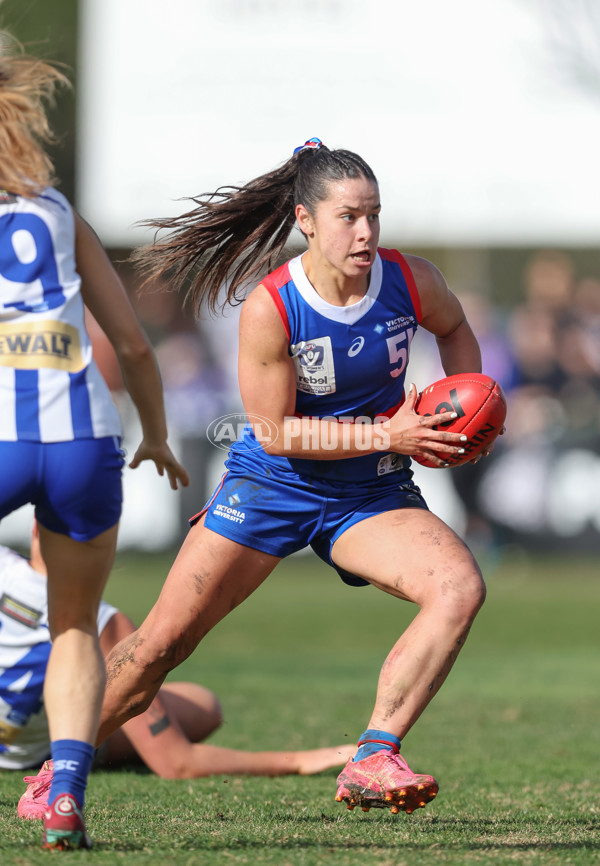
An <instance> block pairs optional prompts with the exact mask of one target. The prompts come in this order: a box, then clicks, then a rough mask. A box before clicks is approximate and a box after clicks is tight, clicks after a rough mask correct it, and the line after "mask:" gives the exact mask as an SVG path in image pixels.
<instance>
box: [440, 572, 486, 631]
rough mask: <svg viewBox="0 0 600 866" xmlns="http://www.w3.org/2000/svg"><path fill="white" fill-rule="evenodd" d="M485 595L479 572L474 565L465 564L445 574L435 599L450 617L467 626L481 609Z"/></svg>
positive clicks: (484, 587)
mask: <svg viewBox="0 0 600 866" xmlns="http://www.w3.org/2000/svg"><path fill="white" fill-rule="evenodd" d="M485 596H486V586H485V583H484V580H483V577H482V575H481V572H480V571H479V569H478V568H477V567H476V566H474V567H470V566H465V567H463V568H461V569H454V570H452V571H450V572H449V573H448V574H447V575H446V576H445V578H444V580H442V581H441V583H440V585H439V589H438V593H437V598H436V601H437V604H438V605H439V606H440V607H442V608H444V609H445V611H446V613H447V615H448V617H449V618H450V619H453V620H456V621H457V622H458V623H459V624H461V625H462V624H464V625H466V626H468V625H470V624H471V623H472V622H473V619H474V618H475V616H476V615H477V613H478V611H479V610H480V609H481V606H482V605H483V603H484V601H485Z"/></svg>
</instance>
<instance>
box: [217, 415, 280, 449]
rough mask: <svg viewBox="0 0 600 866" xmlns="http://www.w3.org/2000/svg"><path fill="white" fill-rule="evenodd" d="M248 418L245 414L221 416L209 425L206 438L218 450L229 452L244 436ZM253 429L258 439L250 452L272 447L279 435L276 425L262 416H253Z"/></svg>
mask: <svg viewBox="0 0 600 866" xmlns="http://www.w3.org/2000/svg"><path fill="white" fill-rule="evenodd" d="M249 423H250V422H249V419H248V416H247V415H245V414H244V413H243V412H232V413H231V414H230V415H221V417H220V418H215V420H214V421H211V423H210V424H209V425H208V427H207V430H206V438H207V439H208V441H209V442H212V444H213V445H215V446H216V447H217V448H221V449H222V450H223V451H229V449H230V448H231V446H232V445H233V443H234V442H236V441H237V440H238V439H239V438H240V437H241V436H242V434H243V432H244V428H245V427H246V426H247V425H248V424H249ZM252 428H253V430H254V436H255V438H256V444H255V445H253V446H250V449H249V450H251V451H252V450H253V451H258V450H259V449H260V448H262V447H264V446H268V445H272V444H273V443H274V442H275V440H276V439H277V437H278V435H279V431H278V430H277V427H276V425H275V424H274V423H273V422H272V421H269V419H268V418H265V417H264V416H262V415H253V416H252Z"/></svg>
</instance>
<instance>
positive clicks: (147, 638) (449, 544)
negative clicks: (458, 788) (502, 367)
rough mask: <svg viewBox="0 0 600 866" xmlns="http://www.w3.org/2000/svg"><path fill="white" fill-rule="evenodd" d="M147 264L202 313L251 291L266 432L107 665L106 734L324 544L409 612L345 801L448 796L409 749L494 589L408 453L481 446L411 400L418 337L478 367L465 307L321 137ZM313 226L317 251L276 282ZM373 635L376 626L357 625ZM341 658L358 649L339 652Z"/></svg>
mask: <svg viewBox="0 0 600 866" xmlns="http://www.w3.org/2000/svg"><path fill="white" fill-rule="evenodd" d="M194 202H195V207H194V209H193V210H191V211H190V212H189V213H187V214H185V215H183V216H181V217H179V218H175V219H165V220H158V221H156V222H153V223H152V224H153V225H155V226H156V227H158V228H159V229H167V230H169V234H168V235H167V236H166V237H165V238H164V239H160V238H159V239H157V241H156V243H155V244H154V245H153V246H151V247H150V248H146V249H143V250H140V251H139V252H138V254H137V256H136V257H137V260H138V263H139V264H140V265H141V266H142V267H143V268H145V272H146V276H147V278H148V279H153V278H156V277H158V276H164V275H165V274H166V275H169V276H170V277H171V279H172V284H173V285H174V286H179V285H180V284H181V283H182V282H186V283H187V285H188V288H189V296H190V298H191V302H192V304H193V306H194V307H195V309H198V308H200V306H201V305H202V304H203V303H204V302H206V303H208V304H209V305H212V306H213V307H214V306H215V305H217V304H218V298H219V291H220V290H221V287H222V285H223V284H224V283H226V284H227V285H228V295H227V300H228V301H229V302H230V303H235V302H236V301H238V300H240V299H241V297H242V293H243V286H244V285H245V284H247V283H248V281H249V280H251V279H253V278H254V279H255V280H256V281H257V282H258V285H257V286H256V288H254V289H253V290H252V291H251V292H250V294H249V295H248V297H247V298H246V300H245V301H244V304H243V307H242V314H241V320H240V346H239V382H240V389H241V396H242V399H243V402H244V406H245V411H246V413H247V416H248V419H249V424H248V425H247V427H246V429H245V431H244V433H243V435H242V436H241V437H240V439H239V440H238V441H237V442H236V443H235V444H234V445H233V447H232V448H231V451H230V454H229V458H228V461H227V471H226V473H225V475H224V477H223V479H222V482H221V484H220V485H219V487H218V489H217V490H216V491H215V493H214V495H213V496H212V498H211V499H210V501H209V502H208V504H207V505H206V506H205V507H204V508H203V509H202V511H201V512H200V513H199V514H198V515H196V517H195V518H193V519H192V521H191V523H192V528H191V530H190V532H189V534H188V536H187V538H186V540H185V542H184V544H183V545H182V548H181V550H180V552H179V555H178V557H177V559H176V561H175V563H174V565H173V567H172V569H171V571H170V573H169V575H168V577H167V580H166V582H165V585H164V587H163V590H162V592H161V594H160V596H159V598H158V600H157V602H156V604H155V606H154V607H153V608H152V610H151V611H150V613H149V614H148V616H147V618H146V620H145V622H144V623H143V624H142V625H141V626H140V628H139V629H138V630H137V631H136V633H135V634H133V635H131V636H130V637H128V638H126V639H125V640H124V641H122V642H121V643H120V644H119V645H118V646H117V647H116V648H115V649H114V650H113V652H112V653H111V655H110V656H109V659H108V662H107V668H108V687H107V693H106V698H105V704H104V707H103V712H102V720H103V721H102V724H101V729H100V738H103V737H104V736H106V735H107V734H108V733H109V732H110V731H111V730H113V729H114V728H115V727H116V725H119V724H121V723H122V722H123V721H125V720H126V719H127V718H128V717H130V716H131V715H133V714H135V713H138V712H140V711H141V710H143V709H144V708H145V707H147V706H148V704H149V703H150V701H151V700H152V697H153V696H154V694H155V693H156V690H157V689H158V687H159V684H160V683H161V682H162V681H163V679H164V677H165V676H166V674H167V673H168V671H170V670H171V669H172V668H174V667H175V666H176V665H178V664H179V663H180V662H181V661H182V660H183V659H185V658H186V657H187V656H188V655H189V653H191V652H192V650H193V649H194V648H195V647H196V646H197V644H198V642H199V641H200V640H201V639H202V638H203V637H204V635H205V634H206V633H207V632H208V631H209V630H210V629H211V628H212V627H213V626H214V625H215V624H216V623H217V622H219V620H220V619H221V618H222V617H224V616H226V615H227V613H228V612H229V611H231V610H232V609H233V608H234V607H236V605H238V604H240V603H241V602H242V601H243V600H244V599H245V598H247V597H248V596H249V595H250V593H252V592H253V591H254V590H255V589H256V588H257V587H258V586H259V585H260V584H261V583H262V582H263V581H264V580H265V578H266V577H267V576H268V575H269V574H270V572H271V571H272V570H273V568H274V567H275V566H276V565H277V563H278V562H279V561H280V559H281V558H282V557H284V556H287V555H288V554H290V553H293V552H294V551H297V550H300V549H301V548H304V547H305V546H306V545H312V547H313V548H314V550H315V551H316V552H317V554H318V555H319V556H320V557H322V558H323V559H324V560H325V561H326V562H327V563H330V564H331V565H333V567H334V568H336V569H337V570H338V572H339V573H340V575H341V577H342V579H343V580H345V581H346V582H348V583H351V584H355V585H361V584H365V583H367V584H371V585H373V586H376V587H378V588H379V589H382V590H384V591H385V592H387V593H389V594H390V595H393V596H396V597H397V598H400V599H404V600H407V601H412V602H414V603H415V604H417V605H418V607H419V612H418V613H417V615H416V616H415V618H414V619H413V621H412V623H411V624H410V626H409V627H408V628H407V629H406V631H405V632H404V634H402V635H401V636H400V638H399V639H398V641H397V643H396V644H395V646H393V648H392V649H391V651H390V653H389V655H388V656H387V659H386V660H385V662H384V664H383V667H382V670H381V674H380V677H379V685H378V689H377V696H376V701H375V707H374V710H373V713H372V715H371V718H370V720H369V722H368V725H367V728H366V730H365V731H364V733H363V734H362V735H361V736H360V737H359V740H358V750H357V752H356V754H355V756H354V758H353V759H351V760H350V761H349V762H348V764H347V766H346V767H345V769H344V770H343V771H342V773H341V775H340V777H339V779H338V790H337V795H336V799H337V800H338V801H345V802H346V803H347V804H348V805H349V806H350V807H353V806H354V805H355V804H360V805H361V806H362V807H363V808H365V809H368V808H369V807H371V806H376V807H384V806H389V807H391V809H392V811H394V812H398V810H399V809H403V810H406V811H407V812H411V811H413V810H414V808H415V807H417V806H424V805H425V804H426V803H427V802H428V801H429V800H430V799H432V798H433V797H434V796H435V794H436V793H437V790H438V785H437V782H436V781H435V779H434V778H433V777H432V776H430V775H417V774H415V773H413V772H412V771H411V770H410V769H409V767H408V765H407V764H406V761H405V760H404V758H403V757H402V756H401V755H400V754H399V750H400V743H401V739H402V738H403V737H404V736H405V735H406V734H407V733H408V731H409V730H410V729H411V727H412V725H413V724H414V723H415V721H416V720H417V719H418V718H419V716H420V715H421V713H422V712H423V710H424V709H425V707H426V706H427V704H428V703H429V701H430V700H431V699H432V697H433V696H434V695H435V693H436V692H437V691H438V689H439V688H440V686H441V685H442V683H443V682H444V680H445V678H446V676H447V675H448V672H449V671H450V669H451V667H452V665H453V664H454V661H455V660H456V657H457V655H458V653H459V652H460V649H461V648H462V646H463V644H464V642H465V639H466V637H467V634H468V632H469V629H470V627H471V624H472V622H473V619H474V617H475V615H476V613H477V611H478V610H479V608H480V607H481V604H482V603H483V600H484V596H485V589H484V583H483V580H482V577H481V573H480V571H479V568H478V566H477V564H476V563H475V561H474V559H473V557H472V555H471V553H470V552H469V550H468V549H467V547H466V546H465V545H464V544H463V542H462V541H461V540H460V539H459V538H458V537H457V536H456V535H455V534H454V532H452V531H451V530H450V529H449V527H448V526H446V525H445V524H444V523H443V522H442V521H440V520H439V519H438V518H437V517H436V516H435V515H434V514H432V513H431V512H430V511H429V510H428V509H427V506H426V504H425V501H424V500H423V497H422V496H421V493H420V491H419V489H418V488H417V487H416V486H415V485H414V484H413V482H412V480H411V479H412V473H411V469H410V455H426V456H428V457H429V458H430V459H432V460H433V461H434V463H435V465H436V466H443V465H444V463H445V461H444V459H443V457H436V453H437V454H442V455H444V454H447V455H451V454H453V453H455V452H456V451H460V449H461V447H462V445H461V443H462V442H463V441H464V438H465V437H461V435H460V434H455V433H451V432H448V431H444V430H443V429H436V427H437V425H440V424H441V423H442V422H444V421H448V420H450V419H451V418H452V417H455V415H451V414H450V413H443V414H437V415H433V416H431V417H428V418H427V417H419V416H418V415H417V414H416V413H415V411H414V406H415V400H416V396H417V392H416V388H415V386H414V385H411V386H410V388H409V389H408V394H405V388H404V381H405V375H406V367H407V362H408V357H409V350H410V344H411V340H412V338H413V336H414V333H415V330H416V329H417V326H421V327H423V328H426V329H427V330H428V331H430V332H431V333H433V334H434V335H435V337H436V339H437V345H438V347H439V352H440V357H441V362H442V364H443V367H444V370H445V371H446V374H447V375H450V374H454V373H461V372H478V371H480V366H481V361H480V352H479V347H478V344H477V340H476V339H475V337H474V335H473V332H472V330H471V328H470V327H469V325H468V323H467V321H466V319H465V315H464V313H463V310H462V308H461V305H460V303H459V301H458V300H457V298H456V297H455V295H454V294H453V293H452V292H451V291H450V290H449V288H448V286H447V285H446V282H445V280H444V278H443V277H442V275H441V274H440V272H439V271H438V270H437V269H436V268H435V267H434V266H433V265H432V264H431V263H430V262H428V261H425V260H423V259H421V258H418V257H415V256H409V255H406V256H404V255H401V254H400V253H399V252H396V251H395V250H387V249H380V248H379V246H378V240H379V214H380V210H381V202H380V195H379V187H378V184H377V180H376V178H375V175H374V174H373V171H372V170H371V168H370V167H369V166H368V165H367V163H366V162H365V161H364V160H363V159H362V158H361V157H360V156H358V155H357V154H355V153H352V152H350V151H347V150H329V149H328V148H327V147H325V146H324V145H323V144H322V143H321V142H320V141H319V140H318V139H311V140H310V141H308V142H306V144H304V145H302V146H301V147H299V148H297V149H296V150H295V151H294V154H293V155H292V156H291V158H289V159H288V160H287V161H286V162H285V163H284V164H283V165H282V166H280V167H279V168H276V169H275V170H273V171H271V172H269V173H267V174H264V175H262V176H260V177H258V178H256V179H255V180H253V181H251V182H250V183H248V184H246V185H245V186H242V187H224V188H221V189H219V190H218V191H217V192H216V193H214V194H213V195H210V196H202V197H200V198H197V199H194ZM295 223H296V224H297V225H298V227H299V229H300V231H301V233H302V234H303V236H304V239H305V241H306V245H307V249H306V251H305V252H303V253H302V254H300V255H297V256H296V257H295V258H292V259H291V260H290V261H288V262H286V263H285V264H284V265H282V266H280V267H279V268H278V269H277V270H275V271H274V272H272V273H267V271H268V270H269V268H270V267H271V266H272V262H274V261H275V259H276V258H277V256H278V255H279V253H280V252H281V251H282V250H283V247H284V245H285V244H286V242H287V240H288V237H289V235H290V232H291V230H292V227H293V226H294V224H295ZM347 640H348V643H352V644H353V645H355V644H357V643H358V644H360V640H361V636H360V634H355V633H354V634H350V633H349V634H348V636H347ZM340 649H342V651H343V648H340Z"/></svg>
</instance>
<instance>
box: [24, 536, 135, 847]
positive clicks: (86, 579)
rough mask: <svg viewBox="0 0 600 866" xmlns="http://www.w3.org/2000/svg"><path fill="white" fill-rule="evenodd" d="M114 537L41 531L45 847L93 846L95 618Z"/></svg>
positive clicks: (98, 685)
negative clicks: (89, 788) (87, 819)
mask: <svg viewBox="0 0 600 866" xmlns="http://www.w3.org/2000/svg"><path fill="white" fill-rule="evenodd" d="M117 532H118V526H117V525H115V526H113V527H112V528H111V529H109V530H107V531H106V532H103V533H101V534H100V535H98V536H96V538H94V539H92V540H90V541H85V542H83V541H82V542H79V541H74V540H73V539H71V538H69V537H68V536H66V535H61V534H58V533H54V532H51V531H49V530H48V529H46V528H45V527H43V526H41V525H39V539H40V548H41V553H42V557H43V560H44V561H45V563H46V568H47V572H48V622H49V626H50V635H51V637H52V650H51V652H50V658H49V661H48V667H47V671H46V678H45V682H44V703H45V705H46V711H47V714H48V727H49V731H50V741H51V744H52V757H53V763H54V773H53V777H52V781H51V782H50V792H49V796H48V806H47V808H46V810H45V812H44V815H43V820H44V837H43V839H44V841H43V847H44V848H50V849H60V850H64V849H68V848H91V845H92V843H91V840H90V838H89V836H88V835H87V833H86V830H85V824H84V818H83V812H82V809H83V802H84V795H85V786H86V783H87V775H88V772H89V768H90V766H91V762H92V759H93V756H94V749H93V744H94V742H95V738H96V732H97V728H98V721H99V717H100V707H101V706H102V697H103V693H104V682H105V671H104V659H103V657H102V654H101V652H100V645H99V640H98V627H97V622H96V618H97V614H98V605H99V603H100V598H101V596H102V591H103V589H104V586H105V584H106V580H107V578H108V575H109V572H110V569H111V567H112V563H113V559H114V553H115V549H116V542H117Z"/></svg>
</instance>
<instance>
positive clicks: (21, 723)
mask: <svg viewBox="0 0 600 866" xmlns="http://www.w3.org/2000/svg"><path fill="white" fill-rule="evenodd" d="M47 614H48V611H47V595H46V577H45V566H44V562H43V559H42V557H41V555H40V550H39V544H38V540H37V532H36V531H35V530H34V533H33V539H32V545H31V559H30V560H27V559H25V558H24V557H22V556H20V555H19V554H17V553H15V552H14V551H12V550H10V549H9V548H7V547H2V546H0V769H15V770H23V769H25V768H29V767H39V766H40V764H43V765H42V769H41V770H40V772H39V774H38V775H37V776H34V777H26V779H27V780H28V782H29V785H28V788H27V791H26V792H25V794H24V795H23V797H22V798H21V801H20V803H19V815H20V816H21V817H22V818H41V817H42V815H43V813H44V810H45V808H46V804H47V799H48V792H49V788H50V783H51V781H52V765H51V762H50V761H48V760H46V759H47V758H48V757H49V755H50V744H49V736H48V723H47V719H46V715H45V712H44V708H43V704H42V689H43V685H44V675H45V671H46V663H47V660H48V655H49V653H50V639H49V632H48V619H47ZM98 630H99V632H100V646H101V648H102V652H103V653H104V654H106V653H108V651H109V650H110V649H111V648H112V647H113V646H114V645H115V644H116V643H118V641H120V640H121V639H122V638H123V637H125V636H126V635H128V634H131V633H132V632H134V631H135V626H134V624H133V623H132V622H131V620H130V619H129V618H128V617H127V616H125V614H124V613H123V612H122V611H119V610H117V609H116V608H114V607H112V606H111V605H109V604H107V603H106V602H102V603H101V605H100V610H99V613H98ZM221 722H222V715H221V705H220V703H219V700H218V698H217V697H216V695H214V694H213V693H212V692H211V691H209V690H208V689H206V688H203V687H202V686H200V685H197V684H196V683H191V682H173V683H167V684H165V685H164V686H163V687H162V688H161V689H160V691H159V693H158V695H157V697H156V699H155V700H154V702H153V703H152V704H151V706H150V707H149V708H148V710H146V712H145V713H143V714H142V715H140V716H136V717H135V718H134V719H131V721H129V722H127V724H125V725H124V726H123V727H122V728H120V729H119V730H117V731H115V733H114V734H112V735H111V736H110V737H109V738H108V740H106V742H105V743H104V744H103V745H102V747H101V748H100V749H99V751H98V754H97V756H96V762H95V766H101V767H115V766H118V765H120V764H124V763H132V762H139V761H141V762H143V763H144V764H146V765H147V766H148V767H149V768H150V769H151V770H153V772H155V773H157V775H159V776H162V777H163V778H170V779H177V778H196V777H201V776H210V775H213V774H215V775H216V774H229V773H232V774H246V775H261V776H279V775H286V774H293V773H298V774H300V775H309V774H311V773H318V772H320V771H321V770H325V769H328V768H330V767H335V766H338V765H341V764H343V763H344V762H345V761H346V760H347V759H348V758H349V756H350V755H351V754H352V753H353V748H352V746H351V745H343V746H332V747H327V748H322V749H310V750H307V751H297V752H294V751H290V752H245V751H239V750H236V749H226V748H222V747H220V746H212V745H209V744H206V743H203V742H202V741H203V740H204V739H205V738H206V737H208V736H209V734H211V733H212V732H213V731H214V730H215V729H216V728H218V727H219V725H220V724H221Z"/></svg>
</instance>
